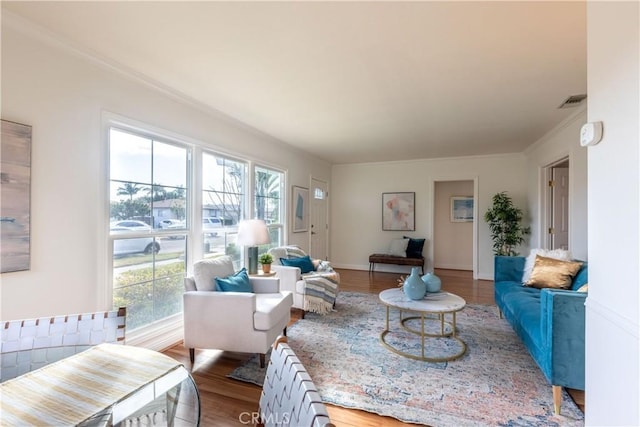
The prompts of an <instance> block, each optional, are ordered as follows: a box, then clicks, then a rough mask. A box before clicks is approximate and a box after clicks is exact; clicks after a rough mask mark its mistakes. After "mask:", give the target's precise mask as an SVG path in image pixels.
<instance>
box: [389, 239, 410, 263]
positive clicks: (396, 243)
mask: <svg viewBox="0 0 640 427" xmlns="http://www.w3.org/2000/svg"><path fill="white" fill-rule="evenodd" d="M408 245H409V239H392V240H391V244H390V245H389V255H393V256H399V257H402V258H406V257H407V246H408Z"/></svg>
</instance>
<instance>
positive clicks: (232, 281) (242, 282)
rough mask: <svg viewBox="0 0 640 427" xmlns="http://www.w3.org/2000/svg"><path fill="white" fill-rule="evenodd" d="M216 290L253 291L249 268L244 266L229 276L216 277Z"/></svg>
mask: <svg viewBox="0 0 640 427" xmlns="http://www.w3.org/2000/svg"><path fill="white" fill-rule="evenodd" d="M215 282H216V291H218V292H253V286H251V282H250V281H249V275H248V274H247V269H246V268H243V269H242V270H240V271H238V272H237V273H235V274H232V275H231V276H227V277H216V278H215Z"/></svg>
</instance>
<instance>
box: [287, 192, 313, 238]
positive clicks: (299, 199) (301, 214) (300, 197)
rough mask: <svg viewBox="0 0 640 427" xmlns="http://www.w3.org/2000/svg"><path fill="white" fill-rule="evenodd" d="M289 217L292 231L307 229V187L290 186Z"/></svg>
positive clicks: (297, 231)
mask: <svg viewBox="0 0 640 427" xmlns="http://www.w3.org/2000/svg"><path fill="white" fill-rule="evenodd" d="M291 208H292V210H293V212H292V215H291V218H292V221H293V224H292V230H291V231H292V232H294V233H299V232H302V231H307V230H308V229H309V189H308V188H304V187H297V186H295V185H294V186H292V197H291Z"/></svg>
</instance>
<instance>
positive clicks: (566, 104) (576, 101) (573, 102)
mask: <svg viewBox="0 0 640 427" xmlns="http://www.w3.org/2000/svg"><path fill="white" fill-rule="evenodd" d="M585 99H587V94H586V93H583V94H582V95H571V96H570V97H568V98H567V99H565V100H564V101H563V102H562V104H560V106H559V107H558V108H571V107H577V106H578V105H580V104H582V101H584V100H585Z"/></svg>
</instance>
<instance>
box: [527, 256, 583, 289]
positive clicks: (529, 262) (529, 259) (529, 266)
mask: <svg viewBox="0 0 640 427" xmlns="http://www.w3.org/2000/svg"><path fill="white" fill-rule="evenodd" d="M537 255H541V256H543V257H547V258H553V259H559V260H562V261H571V259H572V257H571V252H569V251H567V250H564V249H531V252H529V256H528V257H527V259H526V261H525V262H524V271H523V273H522V283H523V284H524V283H527V282H528V281H529V279H530V278H531V271H532V270H533V264H534V263H535V262H536V256H537Z"/></svg>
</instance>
